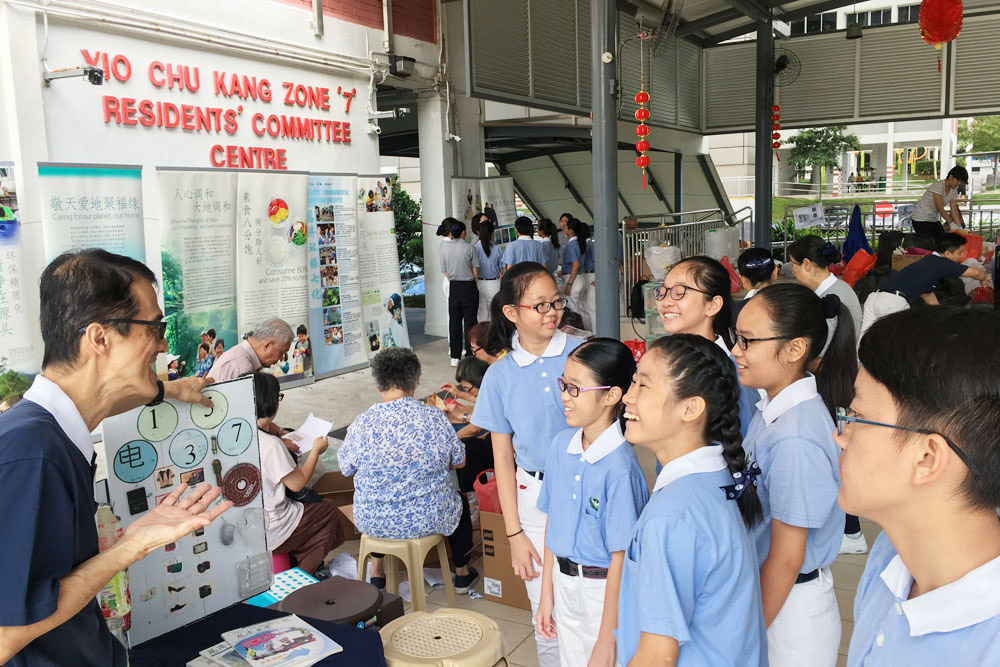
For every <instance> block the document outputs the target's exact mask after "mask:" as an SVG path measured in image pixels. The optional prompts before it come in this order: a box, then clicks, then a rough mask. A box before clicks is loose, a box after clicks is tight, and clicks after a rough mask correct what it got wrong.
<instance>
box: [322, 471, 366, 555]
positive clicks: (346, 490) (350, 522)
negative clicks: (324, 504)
mask: <svg viewBox="0 0 1000 667" xmlns="http://www.w3.org/2000/svg"><path fill="white" fill-rule="evenodd" d="M313 491H315V492H316V493H318V494H319V496H320V497H321V498H324V499H328V500H332V501H333V502H334V504H335V505H336V506H337V507H339V508H340V510H341V513H344V507H345V506H347V507H351V508H352V509H353V504H354V478H352V477H345V476H344V474H343V473H341V472H340V471H339V470H335V471H333V472H327V473H325V474H324V475H323V476H322V477H320V478H319V480H318V481H317V482H316V483H315V484H313ZM344 514H345V516H343V517H341V519H340V523H341V525H342V526H343V527H344V538H345V539H348V540H356V539H360V538H361V533H359V532H358V529H357V528H355V526H354V513H353V512H352V513H351V515H350V516H347V515H346V513H344Z"/></svg>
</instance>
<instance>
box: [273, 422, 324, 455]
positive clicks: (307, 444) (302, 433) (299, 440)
mask: <svg viewBox="0 0 1000 667" xmlns="http://www.w3.org/2000/svg"><path fill="white" fill-rule="evenodd" d="M331 430H333V424H332V423H330V422H328V421H324V420H322V419H320V418H319V417H317V416H316V415H314V414H313V413H311V412H310V413H309V416H308V417H306V420H305V421H304V422H302V426H300V427H299V428H298V429H297V430H295V431H292V432H291V433H289V434H288V435H285V436H283V437H284V438H286V439H288V440H291V441H292V442H294V443H295V444H296V445H298V446H299V453H301V454H305V453H307V452H308V451H309V450H311V449H312V447H313V441H314V440H316V438H325V437H326V435H327V433H329V432H330V431H331Z"/></svg>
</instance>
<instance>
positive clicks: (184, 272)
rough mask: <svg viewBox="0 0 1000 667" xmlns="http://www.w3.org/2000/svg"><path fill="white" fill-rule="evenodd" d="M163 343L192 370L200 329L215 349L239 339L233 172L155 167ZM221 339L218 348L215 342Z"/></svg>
mask: <svg viewBox="0 0 1000 667" xmlns="http://www.w3.org/2000/svg"><path fill="white" fill-rule="evenodd" d="M156 183H157V190H158V191H159V200H160V225H161V229H162V233H161V236H160V238H161V239H162V242H161V247H160V257H161V260H162V266H163V279H162V293H163V312H164V314H165V316H166V320H167V333H166V338H167V344H168V346H169V348H170V352H171V353H172V354H173V355H175V356H176V357H177V361H178V364H177V365H178V368H180V366H181V364H182V363H183V364H184V365H185V366H186V368H188V369H191V370H192V371H193V370H194V369H195V368H196V367H197V363H198V347H199V345H200V344H201V341H202V339H201V332H203V331H209V330H214V331H215V340H214V341H213V343H212V348H213V349H212V350H211V351H210V352H211V354H213V355H215V353H216V349H220V348H221V349H222V350H226V349H228V348H230V347H232V346H233V345H236V344H237V343H238V342H239V341H240V338H239V336H238V332H239V330H238V329H237V326H236V245H235V244H236V173H235V172H225V171H190V170H177V169H158V170H157V172H156ZM220 341H221V346H220V345H219V343H220Z"/></svg>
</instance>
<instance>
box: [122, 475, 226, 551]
mask: <svg viewBox="0 0 1000 667" xmlns="http://www.w3.org/2000/svg"><path fill="white" fill-rule="evenodd" d="M187 488H188V485H187V484H181V485H180V486H178V487H177V488H176V489H174V491H173V492H172V493H170V494H168V495H167V497H166V498H164V499H163V502H161V503H160V504H159V505H157V506H156V507H155V508H153V510H152V511H150V512H147V513H146V515H145V516H143V517H142V518H140V519H138V520H137V521H134V522H133V523H132V525H130V526H129V527H128V529H127V530H126V531H125V539H126V540H131V541H133V542H134V544H135V546H136V548H137V549H138V551H139V554H140V557H145V556H146V555H148V554H150V553H152V552H153V551H155V550H156V549H158V548H160V547H162V546H164V545H167V544H170V543H171V542H176V541H177V540H179V539H180V538H182V537H184V536H185V535H187V534H188V533H191V532H193V531H194V530H196V529H198V528H204V527H205V526H207V525H209V524H210V523H212V521H213V520H215V518H216V517H217V516H219V515H220V514H222V513H223V512H225V511H226V510H227V509H229V508H230V507H232V506H233V504H232V503H231V502H230V501H228V500H227V501H225V502H223V503H219V504H218V505H217V506H215V507H212V508H211V509H209V506H210V505H211V504H212V503H213V502H214V501H215V499H216V498H218V497H219V494H220V493H222V489H220V488H219V487H217V486H216V487H211V486H209V485H208V484H200V485H199V486H198V487H197V488H195V489H194V490H193V491H192V492H191V493H190V494H188V496H187V497H186V498H181V496H182V495H183V494H184V492H185V491H187Z"/></svg>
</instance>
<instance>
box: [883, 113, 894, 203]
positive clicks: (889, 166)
mask: <svg viewBox="0 0 1000 667" xmlns="http://www.w3.org/2000/svg"><path fill="white" fill-rule="evenodd" d="M895 131H896V124H895V123H893V122H892V121H890V122H889V123H888V126H887V127H886V132H885V135H886V140H885V193H886V194H891V193H892V179H893V177H894V176H895V174H896V143H895V141H894V139H893V136H892V135H893V133H894V132H895Z"/></svg>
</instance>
